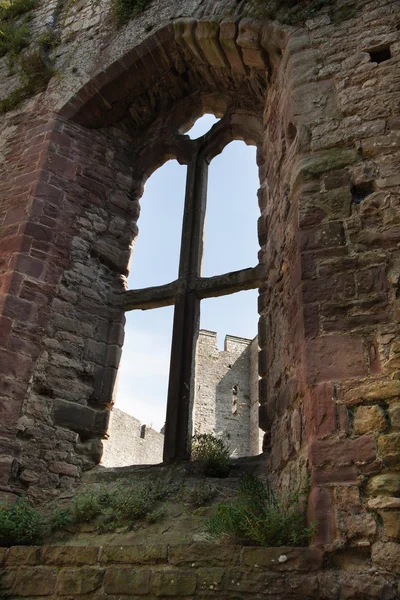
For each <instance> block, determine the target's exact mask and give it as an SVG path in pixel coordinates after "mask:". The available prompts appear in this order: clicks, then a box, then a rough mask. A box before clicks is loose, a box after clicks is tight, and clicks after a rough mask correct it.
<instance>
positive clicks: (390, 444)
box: [378, 433, 400, 465]
mask: <svg viewBox="0 0 400 600" xmlns="http://www.w3.org/2000/svg"><path fill="white" fill-rule="evenodd" d="M378 448H379V451H380V454H381V456H382V458H383V461H384V462H385V464H387V465H398V464H399V460H400V433H389V434H388V435H380V436H379V438H378Z"/></svg>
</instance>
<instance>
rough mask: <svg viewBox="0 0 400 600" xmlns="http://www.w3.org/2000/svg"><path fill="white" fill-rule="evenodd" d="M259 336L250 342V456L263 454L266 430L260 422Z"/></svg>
mask: <svg viewBox="0 0 400 600" xmlns="http://www.w3.org/2000/svg"><path fill="white" fill-rule="evenodd" d="M258 380H259V378H258V337H257V336H256V337H255V338H254V340H252V342H251V344H250V456H257V454H261V452H262V445H263V438H264V432H263V430H262V429H260V424H259V421H258V419H259V415H258V413H259V406H260V401H259V397H258Z"/></svg>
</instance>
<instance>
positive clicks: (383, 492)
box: [366, 473, 400, 497]
mask: <svg viewBox="0 0 400 600" xmlns="http://www.w3.org/2000/svg"><path fill="white" fill-rule="evenodd" d="M366 492H367V494H368V496H374V497H376V496H398V495H400V473H384V474H381V475H375V477H371V479H370V480H369V481H368V484H367V487H366Z"/></svg>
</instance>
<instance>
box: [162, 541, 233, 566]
mask: <svg viewBox="0 0 400 600" xmlns="http://www.w3.org/2000/svg"><path fill="white" fill-rule="evenodd" d="M238 561H239V549H238V547H237V546H213V545H210V544H206V543H204V544H202V543H195V544H179V545H176V546H175V545H174V546H171V548H170V549H169V553H168V562H169V564H171V565H188V564H190V565H192V564H195V565H196V567H197V566H208V565H209V566H215V567H217V566H219V565H227V564H238Z"/></svg>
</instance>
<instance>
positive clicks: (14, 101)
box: [0, 50, 54, 114]
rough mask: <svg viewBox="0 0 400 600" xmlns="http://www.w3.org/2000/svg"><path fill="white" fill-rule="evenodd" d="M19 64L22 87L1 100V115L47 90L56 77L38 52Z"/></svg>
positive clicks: (22, 59)
mask: <svg viewBox="0 0 400 600" xmlns="http://www.w3.org/2000/svg"><path fill="white" fill-rule="evenodd" d="M19 62H20V77H21V83H22V85H21V86H19V87H18V88H16V89H15V90H13V91H12V92H11V94H9V95H8V96H7V97H6V98H4V99H3V100H0V114H3V113H5V112H8V111H10V110H13V109H14V108H17V107H18V106H19V105H20V104H21V103H22V102H23V101H24V100H27V99H28V98H30V97H31V96H34V95H35V94H38V93H39V92H42V91H43V90H45V89H46V87H47V84H48V82H49V80H50V79H51V77H52V76H53V75H54V69H53V68H52V67H50V66H49V65H47V64H45V62H44V60H43V59H42V57H41V54H40V52H39V51H38V50H37V51H34V52H31V53H30V54H27V55H25V56H23V57H22V58H21V59H20V61H19Z"/></svg>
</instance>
